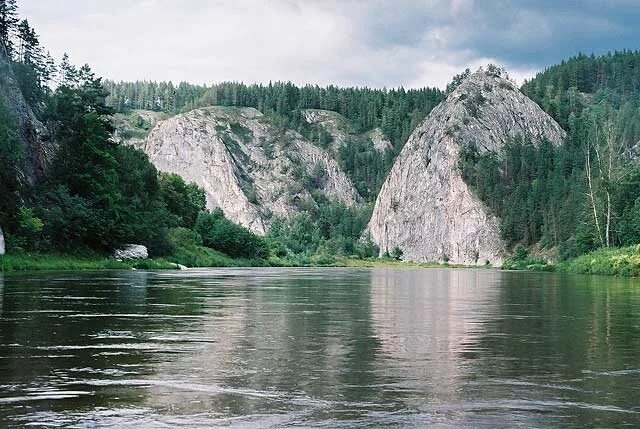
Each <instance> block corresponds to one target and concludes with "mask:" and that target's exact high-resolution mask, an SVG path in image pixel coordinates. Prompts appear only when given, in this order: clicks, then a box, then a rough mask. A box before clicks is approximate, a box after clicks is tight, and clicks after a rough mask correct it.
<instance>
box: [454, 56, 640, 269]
mask: <svg viewBox="0 0 640 429" xmlns="http://www.w3.org/2000/svg"><path fill="white" fill-rule="evenodd" d="M638 82H640V52H628V51H625V52H617V53H613V54H608V55H605V56H601V57H595V56H584V55H579V56H577V57H575V58H572V59H570V60H568V61H565V62H563V63H562V64H559V65H557V66H553V67H550V68H549V69H547V70H546V71H544V72H543V73H540V74H538V75H537V76H536V77H535V78H534V79H532V80H531V81H529V82H526V83H525V84H524V85H523V87H522V90H523V92H524V93H525V94H527V95H528V96H529V97H531V98H532V99H533V100H535V101H536V102H537V103H538V104H539V105H540V106H541V107H542V108H543V109H544V110H545V111H547V112H548V113H549V114H550V115H552V116H553V117H554V118H555V119H556V120H557V121H558V123H560V124H561V125H562V126H563V127H564V129H565V130H566V131H567V137H566V139H565V140H564V142H563V143H562V144H561V145H558V146H553V145H550V144H548V143H543V144H540V145H534V144H532V143H531V141H529V140H528V139H526V138H521V139H514V140H513V141H512V142H510V143H509V144H508V145H507V146H505V148H504V150H503V151H502V152H501V153H494V152H486V151H484V152H483V151H480V150H478V148H476V147H473V146H470V147H467V148H465V150H464V151H463V154H462V159H461V162H460V168H461V170H462V171H463V177H464V178H465V180H466V181H467V183H469V184H470V185H471V186H472V188H474V190H475V192H476V193H477V195H478V196H479V197H480V198H481V199H482V200H483V201H484V202H485V203H486V204H487V205H488V206H489V207H490V208H491V209H492V210H493V211H494V212H495V213H496V214H497V215H498V216H499V217H500V219H501V233H502V236H503V238H504V239H505V240H506V241H507V243H508V244H509V245H510V246H515V245H516V244H518V243H520V244H523V245H525V246H532V245H534V244H540V245H541V246H542V247H543V248H554V249H557V255H558V258H559V259H560V260H565V259H567V258H573V257H576V256H580V255H582V254H585V253H586V252H593V251H596V250H597V249H600V248H604V249H610V248H613V247H615V246H628V245H632V244H636V243H639V242H640V216H639V215H640V162H639V161H638V156H639V155H640V146H638V142H639V141H640V104H639V103H640V86H639V85H638ZM612 252H613V253H612ZM614 253H615V251H611V252H607V251H603V252H600V253H596V256H595V258H596V259H602V258H607V257H608V255H613V254H614ZM534 265H535V264H534Z"/></svg>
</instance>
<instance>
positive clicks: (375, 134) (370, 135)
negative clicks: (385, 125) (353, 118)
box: [302, 109, 392, 152]
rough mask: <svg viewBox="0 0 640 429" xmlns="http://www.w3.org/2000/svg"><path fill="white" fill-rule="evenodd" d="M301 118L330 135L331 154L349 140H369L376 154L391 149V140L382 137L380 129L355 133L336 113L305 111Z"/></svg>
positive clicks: (314, 110) (346, 121) (315, 110)
mask: <svg viewBox="0 0 640 429" xmlns="http://www.w3.org/2000/svg"><path fill="white" fill-rule="evenodd" d="M302 117H303V118H304V120H305V121H307V123H309V124H311V125H316V126H319V127H321V128H322V129H324V130H325V131H326V132H328V133H329V134H330V135H331V138H332V141H331V147H330V149H331V150H332V151H333V152H337V151H338V149H340V147H341V146H342V145H344V144H345V143H348V142H349V141H350V140H369V141H371V143H372V144H373V147H374V149H375V150H377V151H378V152H385V151H387V150H389V149H391V148H392V144H391V140H389V138H388V137H387V136H385V135H384V133H383V132H382V130H381V129H380V128H374V129H372V130H370V131H368V132H366V133H363V134H360V133H357V132H355V130H354V127H353V125H351V124H350V123H349V121H348V120H347V119H346V118H345V117H344V116H342V115H341V114H339V113H337V112H333V111H331V110H322V109H306V110H303V111H302Z"/></svg>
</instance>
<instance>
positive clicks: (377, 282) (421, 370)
mask: <svg viewBox="0 0 640 429" xmlns="http://www.w3.org/2000/svg"><path fill="white" fill-rule="evenodd" d="M497 276H498V274H497V273H495V272H491V271H479V270H451V269H443V270H435V269H433V270H409V269H407V270H376V271H375V272H374V274H373V277H372V283H371V289H372V292H371V313H372V319H373V326H374V327H375V332H376V335H377V337H378V338H379V339H380V342H381V344H382V346H381V354H382V355H383V356H384V359H383V360H381V361H380V370H381V371H382V370H384V371H386V372H387V373H388V374H389V375H390V376H391V377H392V378H395V379H398V380H401V381H402V382H401V384H400V385H399V386H397V389H398V391H399V392H402V391H403V390H406V391H407V392H412V393H411V394H408V395H406V398H405V401H406V402H407V404H408V405H409V406H411V407H413V408H415V409H425V407H426V408H428V404H429V403H446V402H453V401H456V400H458V399H459V397H458V395H459V393H460V387H461V386H460V384H461V383H462V382H463V378H464V377H468V376H470V375H472V374H471V373H470V368H469V364H468V362H467V361H466V359H465V356H468V354H469V353H473V352H474V350H477V342H478V340H479V338H480V336H481V335H482V334H483V331H484V329H485V324H486V323H487V322H488V321H489V320H491V319H492V318H493V317H495V311H496V308H495V305H494V304H493V301H494V300H495V296H496V295H497V290H496V287H495V285H496V282H497ZM416 391H417V392H420V393H417V392H416Z"/></svg>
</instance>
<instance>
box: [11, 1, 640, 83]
mask: <svg viewBox="0 0 640 429" xmlns="http://www.w3.org/2000/svg"><path fill="white" fill-rule="evenodd" d="M18 4H19V7H20V14H21V16H22V17H26V18H28V20H29V22H30V24H31V25H32V26H33V27H34V28H35V29H36V31H37V32H38V34H39V35H40V40H41V43H42V44H43V45H44V46H45V47H46V48H47V49H48V50H49V51H50V52H51V54H52V55H53V56H54V58H56V59H59V58H60V57H61V56H62V54H63V53H64V52H68V53H69V55H70V57H71V60H72V62H74V63H75V64H85V63H88V64H90V65H91V67H92V68H93V70H94V71H95V72H96V74H98V75H100V76H104V77H106V78H109V79H113V80H158V81H159V80H172V81H174V82H179V81H188V82H191V83H215V82H220V81H243V82H246V83H253V82H263V83H266V82H269V81H278V80H280V81H292V82H294V83H296V84H307V83H310V84H319V85H329V84H334V85H340V86H369V87H387V88H390V87H398V86H404V87H405V88H415V87H424V86H437V87H440V88H444V87H445V86H446V84H447V82H449V81H450V80H451V77H452V76H453V75H454V74H456V73H460V72H462V71H463V70H464V69H465V68H467V67H469V68H471V69H472V70H475V69H477V68H478V67H479V66H481V65H485V64H487V63H495V64H498V65H501V66H503V67H505V68H506V69H507V71H508V72H509V74H510V75H511V76H512V77H513V78H515V79H516V80H517V81H518V82H520V83H521V82H522V80H523V79H525V78H530V77H532V76H533V75H535V73H536V72H538V71H541V70H543V69H544V67H545V66H549V65H552V64H554V63H557V62H559V61H561V60H562V59H565V58H568V57H570V56H572V55H575V54H577V53H578V52H584V53H589V54H590V53H595V54H602V53H606V52H608V51H611V50H622V49H633V50H635V49H639V48H640V25H638V23H639V22H640V0H609V1H606V0H537V1H536V0H529V1H525V0H511V1H507V0H448V1H445V0H108V1H101V0H18Z"/></svg>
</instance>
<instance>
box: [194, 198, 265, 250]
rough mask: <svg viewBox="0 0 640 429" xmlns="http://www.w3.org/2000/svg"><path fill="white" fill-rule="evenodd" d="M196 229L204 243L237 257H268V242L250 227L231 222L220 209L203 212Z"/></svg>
mask: <svg viewBox="0 0 640 429" xmlns="http://www.w3.org/2000/svg"><path fill="white" fill-rule="evenodd" d="M195 231H196V232H197V233H198V234H200V236H201V237H202V243H203V244H204V245H205V246H207V247H210V248H212V249H215V250H218V251H220V252H223V253H226V254H227V255H229V256H233V257H235V258H266V257H267V256H269V250H268V247H267V243H266V242H265V240H264V239H263V238H262V237H259V236H257V235H256V234H254V233H252V232H251V231H249V230H248V229H246V228H244V227H242V226H240V225H237V224H235V223H233V222H231V221H230V220H229V219H227V218H226V217H225V216H224V213H223V212H222V210H220V209H215V210H213V211H212V212H210V213H209V212H201V213H200V214H199V215H198V219H197V220H196V226H195Z"/></svg>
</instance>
